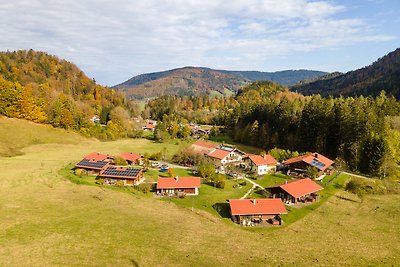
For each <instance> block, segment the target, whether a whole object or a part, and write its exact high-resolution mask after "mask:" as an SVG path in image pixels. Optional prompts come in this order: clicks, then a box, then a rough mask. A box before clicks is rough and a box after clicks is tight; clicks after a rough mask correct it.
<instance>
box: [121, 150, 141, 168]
mask: <svg viewBox="0 0 400 267" xmlns="http://www.w3.org/2000/svg"><path fill="white" fill-rule="evenodd" d="M119 156H120V157H121V158H123V159H124V160H126V162H127V163H128V165H143V160H144V159H143V156H142V155H140V154H135V153H132V152H124V153H121V154H120V155H119Z"/></svg>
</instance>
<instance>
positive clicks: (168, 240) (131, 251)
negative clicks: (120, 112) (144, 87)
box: [0, 124, 400, 266]
mask: <svg viewBox="0 0 400 267" xmlns="http://www.w3.org/2000/svg"><path fill="white" fill-rule="evenodd" d="M1 127H4V124H0V128H1ZM11 127H14V126H11ZM17 127H18V126H17ZM11 130H12V131H17V130H16V129H11ZM0 131H4V129H0ZM50 134H53V135H54V138H56V137H57V136H60V132H59V131H54V132H53V131H50ZM62 134H65V136H66V137H65V138H68V137H67V136H70V138H71V140H72V141H71V142H62V141H59V142H55V143H50V144H36V145H30V146H25V147H24V146H22V145H21V147H23V148H21V152H23V154H22V155H19V156H15V157H1V158H0V169H1V172H0V190H1V194H0V228H1V229H2V231H0V263H1V264H0V265H3V266H57V265H72V266H398V265H399V264H400V258H399V255H400V246H399V244H400V228H399V227H400V226H399V224H398V222H399V220H400V209H398V203H399V201H400V195H368V196H365V197H364V199H363V201H362V202H361V201H360V200H359V199H358V198H357V196H355V195H353V194H350V193H348V192H345V191H342V190H338V191H337V192H336V193H335V194H334V195H333V196H331V197H330V198H328V199H327V200H326V201H325V202H324V203H323V204H322V205H321V206H319V207H318V208H316V209H315V210H313V211H312V212H310V213H308V214H307V215H306V216H304V217H302V218H301V219H299V220H297V221H295V222H293V223H291V224H290V225H288V226H285V227H266V228H257V229H256V230H255V228H243V227H241V226H239V225H235V224H233V223H230V222H229V220H228V219H226V220H221V217H220V215H219V214H218V213H216V212H209V211H206V209H200V208H197V207H196V206H194V207H193V209H192V206H191V205H190V204H191V203H186V204H185V203H178V202H179V201H181V200H173V201H161V200H159V199H157V198H153V197H148V196H143V194H140V193H137V194H136V193H134V192H120V191H116V190H110V189H108V188H106V187H97V186H89V185H84V184H75V183H72V182H71V181H70V180H69V179H67V178H66V177H63V176H62V175H60V174H59V171H60V169H62V168H63V167H65V166H66V165H68V164H70V163H74V162H76V161H78V160H79V159H80V158H81V157H82V156H83V155H85V154H87V153H89V152H92V151H99V152H103V153H110V154H117V153H119V152H122V151H126V150H128V151H129V150H132V151H137V152H140V153H143V152H145V151H151V150H155V151H156V152H157V151H159V150H161V149H163V147H164V146H166V144H158V143H152V142H151V141H148V140H141V139H139V140H128V139H127V140H119V141H114V142H98V141H95V140H87V139H84V140H81V139H80V137H79V138H77V139H76V137H75V135H70V133H67V132H64V133H62ZM3 140H4V139H1V140H0V143H1V145H2V146H4V145H6V144H5V143H4V141H3ZM65 140H66V139H65ZM74 140H75V141H76V140H78V141H79V140H81V141H79V142H75V141H74ZM16 145H19V144H16ZM178 148H179V145H175V144H167V150H168V153H169V154H170V153H173V151H174V150H175V151H177V150H178ZM169 149H170V150H169ZM207 190H214V188H211V187H210V188H206V187H202V189H201V191H200V192H201V194H206V193H207ZM240 193H241V192H240ZM204 197H206V195H204ZM224 198H225V196H224ZM184 201H189V202H190V199H189V198H187V199H183V200H182V201H181V202H184ZM177 204H179V205H177Z"/></svg>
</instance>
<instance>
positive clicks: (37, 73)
mask: <svg viewBox="0 0 400 267" xmlns="http://www.w3.org/2000/svg"><path fill="white" fill-rule="evenodd" d="M0 98H1V99H2V101H1V102H0V115H4V116H7V117H14V118H21V119H26V120H30V121H33V122H38V123H47V124H51V125H53V126H54V127H60V128H65V129H73V130H76V131H78V132H80V133H82V134H84V135H86V136H95V137H98V138H100V139H115V138H118V137H126V136H131V135H134V133H135V128H136V126H135V125H134V123H133V122H132V120H131V117H132V116H134V115H137V106H136V105H135V104H134V103H133V102H129V101H127V100H126V99H125V96H124V95H123V94H122V93H120V92H118V91H114V90H112V89H110V88H106V87H104V86H101V85H98V84H96V82H95V81H94V80H92V79H89V78H88V77H87V76H86V75H85V74H84V73H83V72H82V71H81V70H79V69H78V67H76V66H75V65H74V64H72V63H70V62H68V61H66V60H61V59H59V58H57V57H55V56H51V55H48V54H47V53H44V52H36V51H33V50H29V51H25V50H21V51H15V52H1V53H0ZM93 116H99V117H100V122H101V124H104V125H106V126H105V127H103V126H101V125H100V124H95V123H92V122H90V118H92V117H93Z"/></svg>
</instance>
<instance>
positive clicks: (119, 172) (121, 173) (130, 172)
mask: <svg viewBox="0 0 400 267" xmlns="http://www.w3.org/2000/svg"><path fill="white" fill-rule="evenodd" d="M140 171H141V169H117V168H116V167H108V168H107V169H105V170H104V171H103V172H102V174H103V175H107V176H114V177H132V178H136V176H137V175H138V174H139V173H140Z"/></svg>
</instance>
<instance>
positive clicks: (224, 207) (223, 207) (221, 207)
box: [212, 203, 231, 218]
mask: <svg viewBox="0 0 400 267" xmlns="http://www.w3.org/2000/svg"><path fill="white" fill-rule="evenodd" d="M212 207H213V209H214V210H215V211H216V212H218V214H219V215H220V216H221V217H222V218H230V217H231V213H230V208H229V203H215V204H214V205H212Z"/></svg>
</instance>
